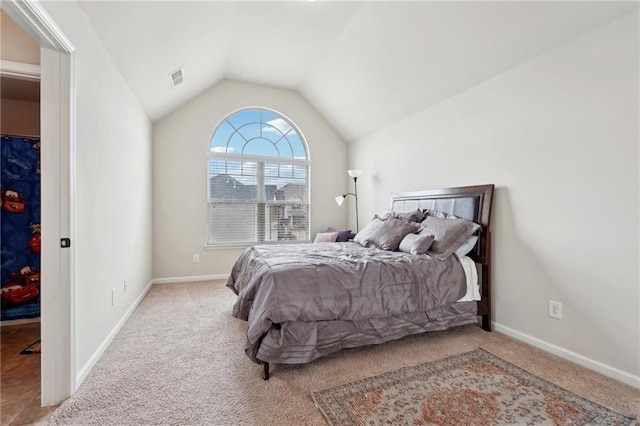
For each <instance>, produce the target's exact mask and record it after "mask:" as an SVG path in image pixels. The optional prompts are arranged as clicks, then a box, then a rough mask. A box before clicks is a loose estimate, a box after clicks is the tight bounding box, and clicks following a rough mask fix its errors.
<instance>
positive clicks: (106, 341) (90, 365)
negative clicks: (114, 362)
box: [75, 280, 153, 389]
mask: <svg viewBox="0 0 640 426" xmlns="http://www.w3.org/2000/svg"><path fill="white" fill-rule="evenodd" d="M152 285H153V280H151V281H150V282H149V284H147V286H146V287H145V288H144V290H143V291H142V292H141V293H140V295H139V296H138V298H137V299H136V300H135V301H134V302H133V303H132V304H131V306H130V307H129V309H127V312H125V313H124V315H123V316H122V318H120V321H118V323H117V324H116V326H115V327H113V329H112V330H111V332H110V333H109V334H108V335H107V337H106V338H105V339H104V340H103V341H102V343H101V344H100V346H98V349H96V351H95V352H94V353H93V355H91V358H89V360H88V361H87V362H86V364H85V365H83V366H82V368H81V369H80V372H79V373H78V374H77V375H76V387H75V389H78V388H79V387H80V385H81V384H82V382H84V379H86V378H87V375H88V374H89V372H90V371H91V369H92V368H93V367H94V366H95V365H96V363H97V362H98V360H99V359H100V357H101V356H102V354H103V353H104V351H105V350H106V349H107V347H108V346H109V345H110V344H111V341H112V340H113V338H114V337H116V334H118V332H119V331H120V329H121V328H122V326H123V325H124V324H125V323H126V322H127V320H128V319H129V317H130V316H131V314H133V311H135V310H136V308H137V307H138V305H139V304H140V302H142V299H144V296H146V295H147V293H148V292H149V289H151V286H152Z"/></svg>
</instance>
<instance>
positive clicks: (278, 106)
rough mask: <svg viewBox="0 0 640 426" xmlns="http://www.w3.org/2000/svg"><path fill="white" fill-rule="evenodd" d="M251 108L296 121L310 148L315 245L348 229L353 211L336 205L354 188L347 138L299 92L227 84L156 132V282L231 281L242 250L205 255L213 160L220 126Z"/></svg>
mask: <svg viewBox="0 0 640 426" xmlns="http://www.w3.org/2000/svg"><path fill="white" fill-rule="evenodd" d="M184 84H188V82H185V83H184ZM176 90H180V87H178V88H177V89H176ZM251 106H257V107H266V108H270V109H273V110H275V111H277V112H279V113H281V114H283V115H284V116H286V117H288V118H289V119H290V120H291V121H293V122H294V123H295V124H296V125H297V126H298V128H299V129H300V130H301V132H302V134H303V135H304V137H305V139H306V141H307V144H308V146H309V151H310V158H311V179H310V181H311V215H310V216H311V237H312V238H313V236H314V235H315V233H316V232H319V231H322V230H324V229H326V227H327V226H344V225H346V218H347V212H348V211H347V209H346V208H344V206H343V208H339V207H338V206H337V205H336V203H335V202H334V200H333V199H334V197H335V196H336V195H339V194H342V193H344V192H345V191H346V190H347V188H348V185H349V182H348V176H347V173H346V170H347V161H346V156H347V148H346V145H345V143H344V142H343V141H342V140H341V139H340V137H339V136H338V135H337V134H336V133H335V132H334V131H333V130H332V129H331V128H330V127H329V126H328V125H327V124H326V123H325V121H324V120H323V119H322V118H321V117H320V116H319V115H318V114H317V113H316V112H315V111H314V110H313V109H312V108H311V107H310V106H309V104H308V103H307V102H306V101H305V100H304V99H303V98H302V97H301V96H300V95H299V94H298V93H297V92H294V91H290V90H282V89H274V88H270V87H265V86H259V85H253V84H246V83H240V82H236V81H229V80H225V81H222V82H221V83H219V84H217V85H215V86H213V87H212V88H211V89H209V90H207V91H205V92H204V93H202V94H201V95H199V96H198V97H196V98H195V99H193V100H191V101H190V102H188V103H187V104H185V105H183V106H182V107H180V108H178V109H177V110H175V111H174V112H172V113H171V114H169V115H168V116H166V117H165V118H163V119H161V120H159V121H158V122H156V123H155V124H154V126H153V211H154V217H153V235H154V245H153V250H154V251H153V259H154V271H153V274H154V277H155V278H159V279H168V278H182V277H194V276H210V275H224V274H228V273H229V271H230V270H231V267H232V265H233V262H234V261H235V260H236V259H237V257H238V256H239V255H240V253H241V251H242V250H241V249H215V250H205V248H204V246H205V243H206V229H207V152H208V149H209V142H210V139H211V136H212V135H213V132H214V130H215V128H216V126H217V125H218V123H219V122H220V121H221V120H222V119H223V118H224V117H225V116H226V115H228V114H229V113H231V112H233V111H235V110H237V109H240V108H245V107H251ZM193 254H200V263H193V261H192V259H193Z"/></svg>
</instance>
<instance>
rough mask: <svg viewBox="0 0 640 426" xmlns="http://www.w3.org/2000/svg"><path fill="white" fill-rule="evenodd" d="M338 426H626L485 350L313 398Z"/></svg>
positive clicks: (598, 407) (613, 415)
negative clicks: (507, 425) (539, 425)
mask: <svg viewBox="0 0 640 426" xmlns="http://www.w3.org/2000/svg"><path fill="white" fill-rule="evenodd" d="M312 397H313V400H314V402H315V404H316V406H317V407H318V408H319V409H320V411H321V412H322V414H324V416H325V418H326V420H327V422H328V423H329V424H330V425H333V426H339V425H383V424H385V425H386V424H393V425H413V426H418V425H503V424H518V425H520V424H542V425H550V424H554V425H629V424H632V423H633V422H634V418H633V417H630V416H625V415H622V414H619V413H616V412H614V411H611V410H609V409H607V408H605V407H603V406H601V405H598V404H596V403H594V402H591V401H588V400H586V399H584V398H582V397H580V396H578V395H576V394H574V393H572V392H569V391H567V390H565V389H562V388H560V387H558V386H556V385H554V384H553V383H550V382H548V381H546V380H544V379H541V378H539V377H536V376H534V375H533V374H531V373H528V372H526V371H525V370H522V369H521V368H519V367H516V366H514V365H512V364H509V363H508V362H506V361H504V360H502V359H500V358H498V357H496V356H495V355H492V354H490V353H489V352H487V351H485V350H483V349H476V350H474V351H471V352H467V353H464V354H460V355H455V356H452V357H450V358H446V359H443V360H440V361H435V362H429V363H426V364H421V365H417V366H415V367H405V368H402V369H400V370H397V371H393V372H390V373H385V374H382V375H380V376H376V377H370V378H367V379H363V380H359V381H356V382H353V383H348V384H345V385H342V386H336V387H334V388H330V389H325V390H322V391H319V392H312Z"/></svg>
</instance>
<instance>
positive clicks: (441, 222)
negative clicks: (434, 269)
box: [420, 216, 480, 260]
mask: <svg viewBox="0 0 640 426" xmlns="http://www.w3.org/2000/svg"><path fill="white" fill-rule="evenodd" d="M421 225H422V229H423V230H422V231H420V233H421V234H431V235H433V236H434V240H433V244H431V247H430V248H429V251H428V252H427V254H429V255H430V256H433V257H435V258H436V259H440V260H443V259H446V258H447V257H449V256H451V254H452V253H453V252H455V251H456V250H457V249H458V247H460V246H461V245H462V244H463V243H464V242H465V241H467V238H469V237H470V236H471V235H473V234H474V233H475V232H476V231H477V230H478V229H479V228H480V225H478V224H477V223H474V222H471V221H469V220H466V219H460V218H451V217H449V218H448V219H440V218H437V217H434V216H427V217H426V218H425V220H423V221H422V224H421Z"/></svg>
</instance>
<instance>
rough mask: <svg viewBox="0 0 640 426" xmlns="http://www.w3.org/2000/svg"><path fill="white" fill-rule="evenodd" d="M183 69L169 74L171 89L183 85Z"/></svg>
mask: <svg viewBox="0 0 640 426" xmlns="http://www.w3.org/2000/svg"><path fill="white" fill-rule="evenodd" d="M182 68H183V67H180V68H178V69H177V70H175V71H172V72H170V73H169V80H170V81H171V87H176V86H177V85H179V84H182V82H183V81H184V71H183V70H182Z"/></svg>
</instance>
